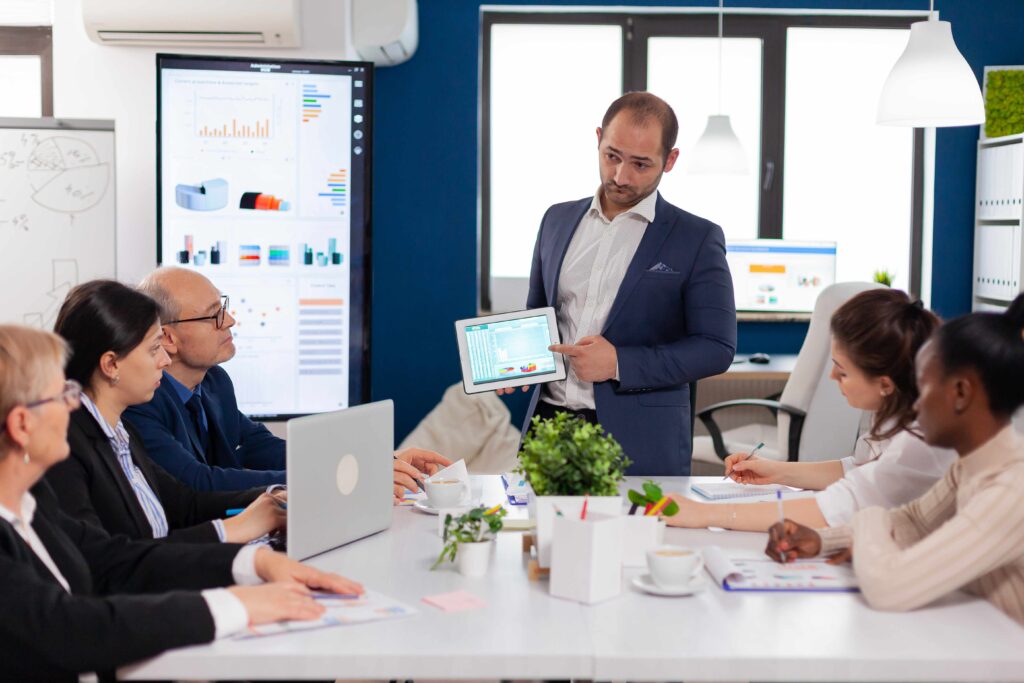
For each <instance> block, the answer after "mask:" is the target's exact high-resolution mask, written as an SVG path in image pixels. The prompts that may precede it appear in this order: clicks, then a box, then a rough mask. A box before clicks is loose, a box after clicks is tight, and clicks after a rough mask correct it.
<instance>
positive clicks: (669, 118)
mask: <svg viewBox="0 0 1024 683" xmlns="http://www.w3.org/2000/svg"><path fill="white" fill-rule="evenodd" d="M622 111H627V112H629V113H630V114H631V117H630V120H631V121H632V122H633V123H634V124H637V125H641V126H643V125H646V124H647V123H648V122H649V121H650V120H651V119H654V120H656V121H657V122H658V123H660V124H661V147H662V158H663V159H668V153H669V152H671V151H672V148H673V147H675V146H676V138H677V137H678V136H679V120H678V119H676V113H675V112H674V111H672V107H670V106H669V104H668V102H666V101H665V100H663V99H661V98H660V97H658V96H657V95H652V94H651V93H649V92H628V93H626V94H625V95H623V96H622V97H620V98H619V99H617V100H615V101H614V102H612V104H611V106H610V107H608V111H606V112H605V113H604V118H603V119H601V130H605V129H607V128H608V126H609V124H611V122H612V119H614V118H615V116H616V115H617V114H618V113H619V112H622Z"/></svg>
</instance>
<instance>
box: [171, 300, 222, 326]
mask: <svg viewBox="0 0 1024 683" xmlns="http://www.w3.org/2000/svg"><path fill="white" fill-rule="evenodd" d="M230 305H231V297H229V296H228V295H227V294H221V296H220V310H218V311H217V312H216V313H214V314H213V315H201V316H199V317H198V318H182V319H181V320H168V321H166V322H164V323H163V324H164V325H173V324H174V323H194V322H199V321H200V320H215V321H217V329H218V330H219V329H221V328H223V327H224V316H225V314H227V311H228V306H230Z"/></svg>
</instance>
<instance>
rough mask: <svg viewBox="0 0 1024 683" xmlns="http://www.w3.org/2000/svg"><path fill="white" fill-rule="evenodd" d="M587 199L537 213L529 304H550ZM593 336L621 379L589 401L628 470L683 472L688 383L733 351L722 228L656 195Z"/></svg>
mask: <svg viewBox="0 0 1024 683" xmlns="http://www.w3.org/2000/svg"><path fill="white" fill-rule="evenodd" d="M591 202H592V198H587V199H581V200H579V201H575V202H566V203H564V204H556V205H554V206H552V207H551V208H550V209H548V211H547V213H546V214H545V215H544V219H543V220H542V221H541V226H540V232H539V233H538V235H537V246H536V248H535V249H534V255H533V269H532V270H531V272H530V294H529V297H528V298H527V307H528V308H539V307H543V306H556V307H557V304H556V301H557V293H558V276H559V272H560V271H561V269H562V260H563V259H564V258H565V254H566V251H567V250H568V248H569V242H570V241H571V240H572V236H573V234H574V233H575V232H576V226H577V225H579V222H580V220H581V219H582V218H583V216H584V215H585V214H586V212H587V210H588V209H589V208H590V204H591ZM601 334H602V336H604V337H605V338H606V339H607V340H608V341H609V342H611V343H612V344H613V345H614V346H615V349H616V353H617V354H618V360H619V381H615V380H608V381H606V382H598V383H595V384H594V403H595V407H596V408H597V418H598V420H599V421H600V423H601V424H602V426H604V428H605V430H606V431H607V432H609V433H611V434H612V435H613V436H614V437H615V438H616V440H618V442H619V443H620V444H622V448H623V450H624V451H625V452H626V455H628V456H629V458H630V459H631V460H632V461H633V464H632V466H631V467H630V468H629V471H628V473H629V474H631V475H650V476H684V475H688V474H689V473H690V453H691V448H692V443H691V434H690V389H689V386H688V385H689V383H690V382H694V381H696V380H698V379H701V378H702V377H710V376H712V375H717V374H719V373H722V372H724V371H725V370H726V369H728V367H729V364H730V363H731V362H732V358H733V355H734V354H735V352H736V300H735V298H734V297H733V291H732V277H731V276H730V274H729V266H728V265H727V264H726V260H725V235H724V234H723V233H722V229H721V228H720V227H718V226H717V225H715V224H714V223H711V222H710V221H707V220H704V219H703V218H699V217H697V216H694V215H693V214H690V213H687V212H686V211H683V210H682V209H679V208H676V207H675V206H672V205H671V204H669V203H668V202H666V201H665V200H664V199H662V197H661V195H660V194H659V195H658V200H657V203H656V205H655V210H654V221H653V222H652V223H651V224H650V225H648V226H647V229H646V230H645V231H644V236H643V238H642V239H641V240H640V245H639V246H638V247H637V250H636V255H635V256H634V257H633V260H632V261H631V262H630V264H629V267H628V269H627V270H626V275H625V277H624V278H623V280H622V285H621V286H620V287H619V291H618V293H617V294H616V297H615V301H614V303H613V304H612V308H611V311H610V312H609V313H608V320H607V322H606V323H605V326H604V329H603V330H602V332H601ZM562 341H563V342H565V343H572V342H574V341H576V340H573V339H564V340H562ZM539 389H540V387H539V386H538V388H537V389H535V390H534V394H533V400H532V401H531V403H530V409H529V410H528V411H527V414H526V415H527V417H526V419H527V422H526V424H525V425H524V426H523V429H524V433H525V431H526V430H527V429H528V428H529V420H530V418H531V417H532V416H533V412H534V410H535V408H536V405H537V399H538V397H539V395H540V391H539Z"/></svg>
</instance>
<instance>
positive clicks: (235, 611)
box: [0, 491, 263, 638]
mask: <svg viewBox="0 0 1024 683" xmlns="http://www.w3.org/2000/svg"><path fill="white" fill-rule="evenodd" d="M35 512H36V499H35V498H34V497H33V496H32V494H31V493H29V492H28V491H26V492H25V493H24V494H22V496H21V516H20V518H19V516H18V515H15V514H14V512H12V511H11V510H8V509H7V508H6V507H4V506H3V505H0V519H3V520H5V521H6V522H7V523H8V524H10V525H11V526H12V527H14V530H15V531H17V532H18V535H19V536H21V538H22V540H24V541H25V543H26V544H27V545H28V547H29V548H30V549H31V550H32V552H33V553H35V555H36V557H38V558H39V561H40V562H42V563H43V564H44V565H45V566H46V568H47V569H49V570H50V573H51V574H53V576H54V578H55V579H57V581H58V582H59V583H60V585H61V586H63V587H64V590H66V591H67V592H69V593H70V592H71V588H70V586H69V585H68V580H67V579H66V578H64V575H63V574H61V571H60V569H58V568H57V565H56V564H55V563H54V561H53V558H52V557H50V553H49V551H47V550H46V546H45V545H43V542H42V540H40V538H39V536H38V535H37V534H36V531H35V529H33V528H32V519H33V518H34V517H35ZM259 547H260V546H257V545H247V546H245V547H243V548H242V549H241V550H239V551H238V554H237V555H235V559H234V560H233V561H232V562H231V575H232V578H234V580H235V583H236V584H238V585H240V586H252V585H256V584H260V583H263V580H262V579H261V578H260V577H259V576H258V575H257V574H256V551H257V550H258V549H259ZM202 596H203V599H204V600H205V601H206V606H207V607H208V608H209V610H210V616H212V617H213V628H214V634H215V635H214V637H215V638H223V637H224V636H229V635H233V634H235V633H239V632H241V631H243V630H245V629H246V628H247V627H248V625H249V613H248V612H247V611H246V609H245V605H243V604H242V601H241V600H239V599H238V598H236V597H235V596H234V595H232V594H231V592H230V591H228V590H227V589H226V588H211V589H208V590H204V591H202Z"/></svg>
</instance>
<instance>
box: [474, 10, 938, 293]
mask: <svg viewBox="0 0 1024 683" xmlns="http://www.w3.org/2000/svg"><path fill="white" fill-rule="evenodd" d="M921 18H922V17H921V16H920V15H915V14H913V13H908V14H907V15H906V16H892V15H887V16H884V17H881V16H867V15H858V16H849V17H848V16H839V15H835V14H825V15H814V16H796V15H789V14H784V13H778V14H768V13H766V14H747V13H737V14H729V13H727V14H726V16H725V22H724V33H725V40H724V41H723V45H722V86H721V92H719V84H718V49H719V48H718V41H717V37H716V36H717V29H718V22H717V15H716V14H705V13H700V14H695V13H679V14H646V13H645V14H641V13H637V14H622V13H619V12H609V13H599V14H573V13H533V12H530V13H527V12H523V13H517V12H507V11H500V12H498V11H493V12H490V11H486V12H484V14H483V26H482V30H483V36H482V49H483V54H482V67H483V72H482V93H481V96H482V99H481V115H482V116H481V120H482V126H483V130H482V136H481V141H482V146H481V162H482V163H481V268H480V270H481V283H480V291H481V302H480V303H481V308H482V309H484V310H493V311H502V310H512V309H517V308H521V307H522V306H523V303H524V302H525V300H526V291H527V287H528V282H527V281H528V277H529V271H530V263H531V258H532V249H533V244H534V241H535V239H536V231H537V227H538V226H539V223H540V220H541V218H542V216H543V214H544V211H545V210H546V209H547V207H548V206H550V205H551V204H554V203H556V202H561V201H567V200H571V199H578V198H581V197H585V196H587V195H591V194H593V192H594V191H595V190H596V189H597V186H598V174H597V164H596V155H595V154H594V152H595V146H596V138H595V137H594V128H595V126H597V125H599V124H600V120H601V116H602V115H603V113H604V109H605V108H606V107H607V105H608V104H609V103H610V102H611V101H612V100H613V99H615V97H617V96H618V95H619V94H621V93H622V92H625V91H629V90H650V91H651V92H654V93H655V94H658V95H660V96H661V97H663V98H664V99H665V100H667V101H668V102H669V103H670V104H671V105H672V107H673V109H674V110H675V111H676V115H677V116H678V118H679V124H680V131H679V139H678V142H677V146H678V147H679V149H680V161H679V163H677V165H676V167H675V169H673V171H671V172H670V173H668V174H666V175H665V177H664V178H663V179H662V182H661V186H660V188H659V189H660V190H661V191H662V193H663V194H664V195H665V197H666V199H668V200H669V201H670V202H672V203H674V204H676V205H678V206H681V207H682V208H685V209H686V210H688V211H691V212H693V213H696V214H698V215H701V216H704V217H706V218H709V219H710V220H713V221H715V222H716V223H718V224H719V225H721V226H722V228H723V230H724V231H725V234H726V239H727V240H730V241H731V240H750V239H756V238H761V239H766V238H769V239H770V238H786V239H792V240H804V241H834V242H836V243H837V245H838V250H837V279H839V280H871V279H872V277H873V275H874V271H875V270H882V269H884V270H887V271H889V272H890V273H893V274H894V275H895V286H897V287H901V288H904V289H908V290H909V291H910V292H912V293H914V294H917V293H919V292H920V291H921V260H922V254H921V243H922V235H923V222H922V221H923V219H922V213H923V212H922V207H923V203H924V200H923V195H924V185H923V179H922V176H923V169H924V135H923V132H921V131H916V132H915V131H913V130H910V129H902V128H888V127H882V126H877V125H875V123H874V121H875V106H876V104H877V101H878V94H879V92H880V91H881V87H882V84H883V82H884V80H885V77H886V76H887V75H888V73H889V70H890V69H891V67H892V65H893V64H894V63H895V62H896V59H897V58H898V56H899V54H900V53H901V52H902V50H903V47H904V46H905V45H906V41H907V37H908V34H909V26H910V24H911V23H912V22H913V21H917V20H920V19H921ZM619 74H621V80H619ZM525 92H528V93H529V97H524V96H523V93H525ZM715 113H723V114H729V115H730V116H731V119H732V125H733V129H734V130H735V131H736V134H737V136H738V137H739V139H740V141H741V143H742V145H743V147H744V151H745V153H746V155H747V158H748V162H749V167H750V168H751V169H752V172H751V173H749V174H747V175H737V176H725V175H721V176H700V175H692V174H688V173H687V172H686V169H685V165H686V164H685V157H686V154H687V151H688V150H689V149H690V148H691V147H692V146H693V144H694V143H695V142H696V140H697V138H698V137H699V136H700V134H701V133H702V132H703V128H704V124H705V122H706V120H707V117H708V115H709V114H715ZM880 243H884V244H885V249H879V248H878V245H879V244H880Z"/></svg>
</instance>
